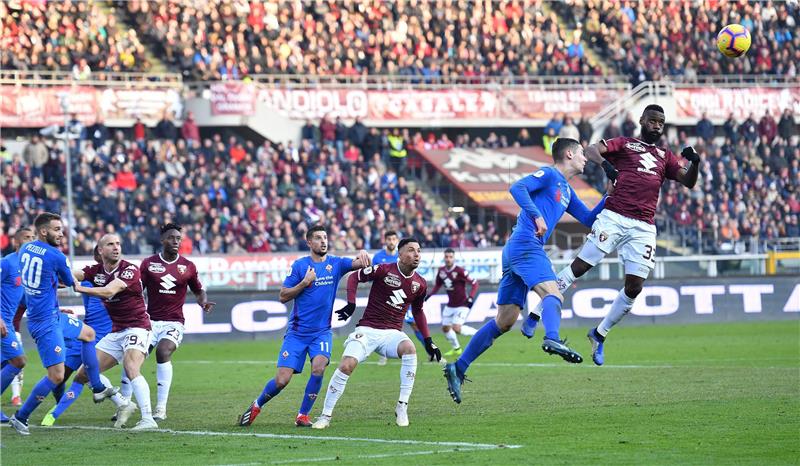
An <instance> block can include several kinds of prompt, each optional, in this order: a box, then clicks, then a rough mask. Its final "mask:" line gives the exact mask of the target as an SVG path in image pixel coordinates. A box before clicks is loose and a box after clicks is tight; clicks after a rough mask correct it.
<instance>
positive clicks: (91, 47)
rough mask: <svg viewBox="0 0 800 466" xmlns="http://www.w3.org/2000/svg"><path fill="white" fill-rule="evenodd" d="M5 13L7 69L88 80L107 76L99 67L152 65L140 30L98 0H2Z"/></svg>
mask: <svg viewBox="0 0 800 466" xmlns="http://www.w3.org/2000/svg"><path fill="white" fill-rule="evenodd" d="M0 18H2V31H3V32H2V38H0V57H2V58H0V69H2V70H4V71H5V70H20V71H31V72H35V71H40V72H45V71H68V72H71V73H72V76H73V78H74V79H76V80H88V79H103V76H102V73H101V75H100V76H98V75H97V74H96V73H97V72H103V71H112V72H133V71H148V70H149V69H150V63H149V62H148V61H147V58H146V55H145V47H144V46H143V45H142V43H141V42H140V40H139V37H138V35H137V34H136V30H135V29H133V28H128V27H127V26H126V25H124V24H118V23H117V19H116V17H115V16H114V14H113V13H111V12H108V13H107V12H104V11H102V10H101V8H100V7H99V6H98V2H95V1H91V0H90V1H65V2H60V1H59V2H44V1H41V2H34V1H6V0H3V1H0ZM93 73H95V74H93Z"/></svg>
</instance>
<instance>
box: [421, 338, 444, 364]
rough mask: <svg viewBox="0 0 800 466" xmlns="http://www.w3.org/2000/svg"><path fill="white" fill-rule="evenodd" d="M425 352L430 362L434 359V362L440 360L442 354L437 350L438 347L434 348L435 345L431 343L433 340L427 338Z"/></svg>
mask: <svg viewBox="0 0 800 466" xmlns="http://www.w3.org/2000/svg"><path fill="white" fill-rule="evenodd" d="M425 351H427V352H428V356H430V357H431V359H430V360H431V361H433V360H434V359H436V362H439V361H441V360H442V352H441V351H440V350H439V347H438V346H436V343H434V342H433V338H431V337H428V338H426V339H425Z"/></svg>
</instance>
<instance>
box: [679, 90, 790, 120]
mask: <svg viewBox="0 0 800 466" xmlns="http://www.w3.org/2000/svg"><path fill="white" fill-rule="evenodd" d="M674 97H675V104H676V109H677V116H678V118H697V119H699V118H702V117H703V114H704V113H705V114H707V115H708V118H710V119H712V120H715V119H720V120H725V119H727V118H728V116H729V115H730V114H733V115H734V117H735V118H736V120H737V121H739V122H741V121H742V120H744V119H745V118H747V116H748V115H750V114H751V113H752V114H753V117H754V118H755V120H756V121H758V120H760V119H761V117H762V116H764V113H765V112H769V113H770V114H771V115H773V117H775V119H776V120H777V119H778V118H780V115H781V114H782V113H783V111H784V109H787V108H789V109H792V111H793V112H794V117H795V119H798V118H800V87H793V88H785V89H778V88H774V89H773V88H766V87H747V88H733V89H731V88H727V89H726V88H711V87H704V88H683V89H681V88H677V89H675V95H674Z"/></svg>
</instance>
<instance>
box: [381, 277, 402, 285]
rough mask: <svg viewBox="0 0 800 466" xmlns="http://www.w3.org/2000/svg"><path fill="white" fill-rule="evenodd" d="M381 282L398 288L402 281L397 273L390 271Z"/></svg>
mask: <svg viewBox="0 0 800 466" xmlns="http://www.w3.org/2000/svg"><path fill="white" fill-rule="evenodd" d="M383 283H386V284H387V285H389V286H391V287H392V288H399V287H400V285H401V284H402V282H401V281H400V277H398V276H397V275H395V274H393V273H390V274H387V275H386V276H385V277H383Z"/></svg>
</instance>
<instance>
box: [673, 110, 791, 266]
mask: <svg viewBox="0 0 800 466" xmlns="http://www.w3.org/2000/svg"><path fill="white" fill-rule="evenodd" d="M710 123H711V122H710V121H708V120H707V119H705V118H704V119H702V120H700V122H698V127H697V130H696V134H694V135H690V134H686V133H681V134H680V136H679V140H678V141H675V144H673V147H683V146H684V145H687V144H688V143H689V137H690V136H694V137H696V138H697V142H696V144H695V146H696V147H697V148H698V152H699V153H700V154H701V157H702V158H703V162H702V163H703V165H702V167H701V174H702V175H701V179H700V182H699V183H698V186H697V187H696V188H695V189H693V190H688V189H686V188H682V187H680V186H679V185H678V184H677V183H666V184H665V185H664V189H663V191H662V198H661V207H660V211H661V214H662V215H663V217H662V225H661V227H662V229H663V228H667V225H665V223H667V222H666V221H664V220H663V218H669V219H671V220H672V221H673V222H674V223H675V224H677V225H678V227H679V234H680V235H681V236H682V238H683V240H684V241H685V242H686V244H687V245H688V246H690V247H692V248H694V249H695V250H697V251H699V252H703V253H709V254H717V253H721V254H738V253H742V252H744V251H745V250H749V251H750V252H760V251H759V250H753V249H751V248H750V247H749V245H750V240H751V239H754V238H758V239H760V240H773V239H776V238H797V237H800V226H799V225H798V216H800V192H798V188H797V187H798V186H800V141H799V140H798V139H799V138H798V131H797V124H796V122H795V121H794V117H793V116H792V113H791V112H790V111H789V110H786V111H785V112H784V113H783V114H782V115H769V114H766V115H762V116H761V117H760V118H759V117H758V116H757V115H753V114H751V115H749V116H748V117H747V119H745V120H744V121H737V119H736V118H735V117H734V116H733V115H731V116H730V117H729V118H728V120H727V121H726V122H725V123H724V125H723V127H722V131H721V134H719V135H717V137H716V138H715V137H714V136H715V131H714V127H713V126H712V125H711V124H710ZM709 128H710V129H711V130H709ZM720 142H721V143H720ZM759 244H760V245H763V241H761V242H760V243H759Z"/></svg>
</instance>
